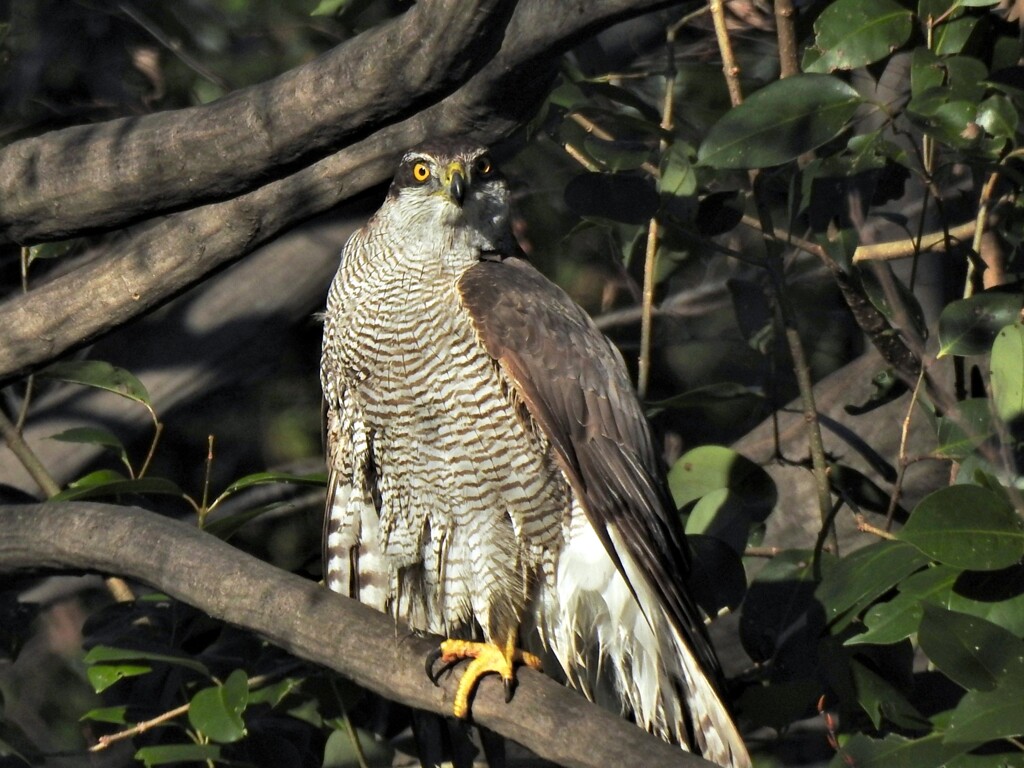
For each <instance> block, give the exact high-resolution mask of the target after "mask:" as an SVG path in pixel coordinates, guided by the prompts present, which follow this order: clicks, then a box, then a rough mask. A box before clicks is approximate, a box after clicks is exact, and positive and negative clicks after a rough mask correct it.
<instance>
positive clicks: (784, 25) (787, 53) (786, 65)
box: [773, 0, 800, 78]
mask: <svg viewBox="0 0 1024 768" xmlns="http://www.w3.org/2000/svg"><path fill="white" fill-rule="evenodd" d="M773 5H774V6H775V29H776V37H777V38H778V41H779V72H780V77H782V78H787V77H792V76H793V75H796V74H799V73H800V62H799V61H798V60H797V56H796V51H797V40H796V24H795V23H794V21H793V19H794V17H795V16H796V8H794V7H793V0H775V2H774V3H773Z"/></svg>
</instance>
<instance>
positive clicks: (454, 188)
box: [449, 173, 466, 206]
mask: <svg viewBox="0 0 1024 768" xmlns="http://www.w3.org/2000/svg"><path fill="white" fill-rule="evenodd" d="M449 190H450V192H451V195H452V200H454V201H455V203H456V204H457V205H460V206H461V205H462V201H463V200H465V199H466V179H465V178H464V177H463V175H462V174H461V173H455V174H452V183H451V187H450V188H449Z"/></svg>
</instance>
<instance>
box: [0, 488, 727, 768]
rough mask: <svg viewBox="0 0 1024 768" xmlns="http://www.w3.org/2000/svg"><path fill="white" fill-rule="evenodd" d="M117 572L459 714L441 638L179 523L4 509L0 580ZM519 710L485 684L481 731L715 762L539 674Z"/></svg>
mask: <svg viewBox="0 0 1024 768" xmlns="http://www.w3.org/2000/svg"><path fill="white" fill-rule="evenodd" d="M51 569H52V570H61V571H66V570H86V571H99V572H101V573H116V574H120V575H123V576H126V577H129V578H132V579H137V580H139V581H141V582H144V583H146V584H149V585H150V586H152V587H154V588H156V589H158V590H160V591H161V592H164V593H166V594H168V595H171V596H172V597H174V598H176V599H178V600H181V601H183V602H186V603H188V604H189V605H193V606H195V607H196V608H199V609H200V610H202V611H204V612H206V613H208V614H209V615H210V616H213V617H214V618H216V619H219V620H222V621H225V622H228V623H230V624H234V625H236V626H239V627H243V628H245V629H248V630H251V631H253V632H255V633H257V634H259V635H260V636H262V637H264V638H266V639H267V640H269V641H270V642H272V643H274V644H275V645H278V646H280V647H281V648H284V649H285V650H287V651H289V652H290V653H292V654H294V655H295V656H298V657H300V658H303V659H307V660H309V661H313V662H315V663H317V664H323V665H324V666H327V667H330V668H331V669H334V670H336V671H337V672H339V673H341V674H342V675H344V676H346V677H348V678H350V679H351V680H353V681H354V682H356V683H357V684H359V685H362V686H364V687H366V688H369V689H372V690H373V691H375V692H377V693H379V694H381V695H383V696H385V697H387V698H390V699H394V700H397V701H400V702H402V703H404V704H408V705H410V706H413V707H417V708H419V709H425V710H429V711H431V712H436V713H439V714H448V713H449V712H450V710H451V706H452V700H453V696H454V692H455V685H456V683H457V678H458V675H457V674H456V675H452V676H449V677H448V678H447V679H444V680H443V681H442V684H441V686H440V687H437V688H435V687H434V686H433V685H431V684H430V682H429V680H427V678H426V675H425V673H424V669H423V662H424V659H425V658H426V656H427V654H429V653H430V652H431V651H432V650H434V649H435V648H436V647H437V646H436V639H431V638H424V637H416V636H413V635H410V634H409V633H408V632H407V631H405V630H403V629H397V630H396V627H395V624H394V622H393V621H392V620H391V619H390V618H388V617H387V616H385V615H384V614H381V613H378V612H376V611H374V610H372V609H370V608H368V607H366V606H364V605H362V604H360V603H357V602H355V601H353V600H348V599H346V598H343V597H341V596H339V595H336V594H334V593H331V592H328V591H327V590H326V589H324V588H323V587H320V586H318V585H316V584H314V583H312V582H310V581H308V580H305V579H302V578H299V577H298V576H294V575H292V574H290V573H287V572H285V571H282V570H280V569H278V568H275V567H273V566H271V565H269V564H267V563H264V562H262V561H260V560H257V559H255V558H253V557H251V556H249V555H247V554H245V553H243V552H241V551H239V550H237V549H235V548H234V547H231V546H229V545H228V544H225V543H224V542H222V541H220V540H219V539H217V538H215V537H213V536H210V535H209V534H205V533H203V532H201V531H199V530H198V529H196V528H194V527H192V526H189V525H186V524H184V523H181V522H177V521H173V520H169V519H167V518H164V517H161V516H159V515H156V514H154V513H151V512H147V511H145V510H142V509H138V508H134V507H121V506H112V505H106V504H95V503H85V502H77V503H60V504H38V505H24V506H0V573H12V572H15V571H36V570H51ZM518 679H519V683H520V684H519V686H518V688H517V689H516V693H515V696H514V697H513V699H512V702H511V703H509V704H506V703H505V701H504V686H502V685H501V683H500V681H497V680H496V679H492V678H487V679H485V680H484V681H483V682H482V683H481V685H480V687H479V689H478V692H477V694H476V697H475V699H474V701H473V710H472V711H473V718H474V720H475V722H477V723H479V724H480V725H483V726H486V727H488V728H491V729H492V730H494V731H497V732H498V733H500V734H502V735H504V736H506V737H508V738H511V739H513V740H515V741H517V742H519V743H521V744H524V745H526V746H528V747H529V748H530V749H532V750H533V751H535V752H536V753H537V754H539V755H540V756H541V757H544V758H546V759H549V760H552V761H554V762H557V763H559V764H562V765H566V766H579V767H580V768H582V767H583V766H606V765H645V766H690V767H691V768H699V767H700V766H709V765H710V763H707V762H706V761H704V760H702V759H700V758H698V757H695V756H693V755H690V754H688V753H686V752H683V751H682V750H680V749H679V748H677V747H673V746H670V745H669V744H666V743H664V742H662V741H660V740H659V739H657V738H655V737H653V736H649V735H648V734H646V733H644V732H643V731H642V730H640V729H639V728H637V727H636V726H634V725H632V724H630V723H628V722H626V721H625V720H622V719H621V718H619V717H616V716H615V715H614V714H612V713H610V712H608V711H606V710H604V709H601V708H600V707H598V706H597V705H595V704H591V703H589V702H587V701H586V700H584V699H583V697H582V696H580V695H579V694H577V693H575V692H573V691H570V690H569V689H567V688H564V687H562V686H561V685H559V684H558V683H556V682H554V681H553V680H551V679H549V678H547V677H545V676H544V675H542V674H538V673H536V672H533V671H532V670H530V669H521V670H520V671H519V672H518Z"/></svg>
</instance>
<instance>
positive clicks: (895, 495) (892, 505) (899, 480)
mask: <svg viewBox="0 0 1024 768" xmlns="http://www.w3.org/2000/svg"><path fill="white" fill-rule="evenodd" d="M924 371H925V368H924V366H923V365H922V366H921V374H920V375H919V376H918V377H917V385H916V386H915V387H914V392H913V394H911V396H910V407H909V408H907V415H906V418H904V419H903V430H902V432H901V434H900V454H899V469H898V470H897V473H896V483H895V485H893V489H892V496H890V497H889V509H888V510H887V511H886V513H885V530H887V531H890V530H892V518H893V515H895V514H896V507H897V506H898V505H899V500H900V495H901V494H902V492H903V476H904V475H905V474H906V473H907V465H908V464H910V460H909V459H908V458H907V440H908V439H909V438H910V420H911V418H913V416H914V407H915V406H916V405H917V397H918V395H919V394H920V393H921V385H922V384H923V383H924Z"/></svg>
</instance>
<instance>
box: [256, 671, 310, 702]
mask: <svg viewBox="0 0 1024 768" xmlns="http://www.w3.org/2000/svg"><path fill="white" fill-rule="evenodd" d="M302 683H303V680H302V678H298V677H286V678H285V679H284V680H278V681H277V682H275V683H270V684H269V685H264V686H261V687H260V688H257V689H255V690H252V691H249V704H250V705H251V704H267V705H269V706H271V707H276V706H277V705H278V704H280V703H281V702H282V701H283V700H284V699H285V697H287V696H288V694H290V693H292V692H293V691H296V690H298V689H299V688H300V686H301V685H302Z"/></svg>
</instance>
